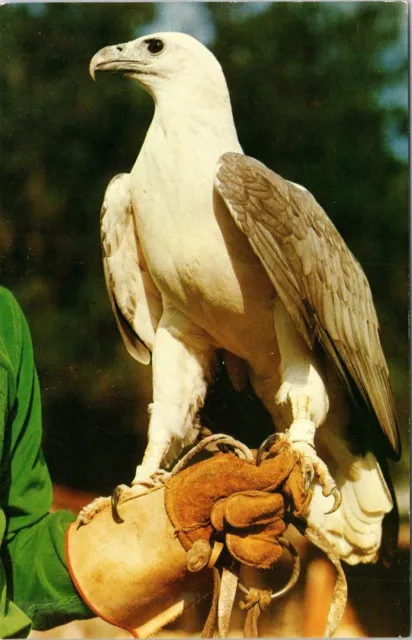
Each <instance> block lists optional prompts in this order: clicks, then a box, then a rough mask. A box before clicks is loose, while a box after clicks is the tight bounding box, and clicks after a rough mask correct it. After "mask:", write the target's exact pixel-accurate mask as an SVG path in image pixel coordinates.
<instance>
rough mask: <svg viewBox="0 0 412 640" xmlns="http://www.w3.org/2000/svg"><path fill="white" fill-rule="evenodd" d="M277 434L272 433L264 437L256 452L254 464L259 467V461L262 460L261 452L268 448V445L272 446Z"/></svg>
mask: <svg viewBox="0 0 412 640" xmlns="http://www.w3.org/2000/svg"><path fill="white" fill-rule="evenodd" d="M277 438H278V435H277V433H272V434H271V435H270V436H268V437H267V438H266V440H264V441H263V442H262V444H261V445H260V447H259V449H258V452H257V456H256V466H257V467H259V466H260V464H261V462H262V457H263V454H264V453H265V452H266V451H267V450H268V449H270V447H271V446H272V444H273V443H274V442H275V440H277Z"/></svg>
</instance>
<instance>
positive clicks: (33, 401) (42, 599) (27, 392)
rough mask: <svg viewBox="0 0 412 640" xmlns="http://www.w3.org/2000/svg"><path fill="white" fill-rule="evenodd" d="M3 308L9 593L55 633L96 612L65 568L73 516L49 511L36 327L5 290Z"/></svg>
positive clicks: (38, 625) (37, 623)
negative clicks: (34, 341) (35, 354)
mask: <svg viewBox="0 0 412 640" xmlns="http://www.w3.org/2000/svg"><path fill="white" fill-rule="evenodd" d="M0 309H1V310H0V322H1V324H0V333H1V336H2V342H3V352H4V351H6V356H8V359H9V361H8V363H7V362H6V365H8V367H7V366H6V369H7V368H8V399H7V400H8V403H7V407H6V409H7V410H6V418H5V429H4V436H3V444H2V449H3V450H2V458H1V475H0V483H1V484H0V497H1V505H2V508H3V510H4V513H5V516H6V523H7V524H6V531H5V536H4V539H3V544H2V560H3V563H4V568H5V570H6V576H7V590H8V594H7V595H8V598H10V599H11V600H12V601H13V602H14V604H15V605H17V607H18V608H20V609H21V610H22V611H23V612H24V613H25V614H26V615H27V616H28V617H29V618H30V619H31V620H32V623H33V627H34V628H35V629H48V628H51V627H54V626H57V625H60V624H63V623H64V622H67V621H68V620H72V619H79V618H87V617H91V616H92V615H94V614H92V613H91V612H90V610H89V609H88V608H87V607H86V605H85V604H84V603H83V602H82V600H81V599H80V597H79V596H78V594H77V591H76V589H75V587H74V585H73V583H72V580H71V578H70V575H69V572H68V570H67V566H66V559H65V550H64V547H65V533H66V529H67V526H68V525H69V524H70V523H71V522H72V521H73V519H74V516H73V515H72V514H70V513H69V512H66V511H58V512H56V513H49V510H50V507H51V503H52V484H51V480H50V476H49V473H48V470H47V466H46V463H45V461H44V458H43V455H42V451H41V439H42V422H41V403H40V392H39V383H38V379H37V375H36V371H35V366H34V358H33V350H32V344H31V338H30V333H29V329H28V327H27V323H26V321H25V318H24V316H23V313H22V312H21V310H20V308H19V307H18V305H17V303H16V302H15V300H14V298H13V297H12V296H11V295H10V294H9V293H8V292H6V291H5V290H4V289H2V290H1V291H0ZM3 359H4V353H3ZM0 428H1V427H0ZM2 637H4V636H2Z"/></svg>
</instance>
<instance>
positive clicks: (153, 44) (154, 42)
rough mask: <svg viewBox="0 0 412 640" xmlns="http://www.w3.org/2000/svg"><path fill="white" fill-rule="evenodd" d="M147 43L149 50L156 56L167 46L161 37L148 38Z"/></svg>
mask: <svg viewBox="0 0 412 640" xmlns="http://www.w3.org/2000/svg"><path fill="white" fill-rule="evenodd" d="M145 43H146V44H147V50H148V51H149V53H151V54H152V55H154V56H156V55H157V54H158V53H160V52H161V51H163V49H164V46H165V44H164V42H163V40H159V38H148V39H147V40H145Z"/></svg>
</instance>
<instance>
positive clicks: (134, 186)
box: [131, 116, 273, 330]
mask: <svg viewBox="0 0 412 640" xmlns="http://www.w3.org/2000/svg"><path fill="white" fill-rule="evenodd" d="M228 150H236V151H241V149H240V146H239V143H238V142H237V138H236V135H235V134H234V133H232V134H231V135H230V136H228V135H226V136H225V137H223V138H220V137H219V136H216V137H213V136H212V137H211V136H210V135H209V136H208V137H207V139H206V138H204V137H203V136H202V134H201V132H200V131H196V130H191V129H190V126H187V120H186V121H184V122H181V121H177V122H174V123H170V124H169V126H167V128H166V130H165V129H164V128H163V127H162V126H161V125H160V123H159V122H158V121H157V120H156V116H155V118H154V120H153V122H152V125H151V127H150V129H149V132H148V135H147V137H146V140H145V143H144V145H143V147H142V149H141V152H140V154H139V156H138V158H137V160H136V163H135V166H134V168H133V170H132V173H131V191H132V202H133V209H134V213H135V216H136V222H137V228H138V234H139V239H140V242H141V246H142V250H143V252H144V255H145V258H146V261H147V264H148V267H149V270H150V273H151V275H152V277H153V280H154V282H155V283H156V285H157V286H158V288H159V290H160V291H161V293H162V295H163V296H165V297H166V298H167V299H169V300H170V301H171V302H172V303H173V304H175V305H176V306H177V307H178V308H180V309H181V310H184V311H186V312H187V313H189V314H190V316H191V317H192V318H193V319H196V320H197V321H198V322H199V321H201V324H202V326H204V328H205V329H207V330H210V329H211V327H209V324H211V323H214V324H216V323H219V324H222V323H223V324H225V323H226V322H228V323H229V322H231V321H233V315H243V314H244V310H245V296H246V297H248V295H254V294H253V293H252V292H254V291H256V277H259V276H260V278H261V279H262V280H263V281H264V282H265V283H266V281H267V289H268V293H269V291H270V295H273V288H272V287H271V285H270V283H269V280H268V279H267V277H266V275H265V273H264V271H263V269H262V267H261V265H260V263H259V261H258V260H257V259H256V256H255V255H254V253H253V251H252V250H251V248H250V245H249V243H248V242H247V240H246V238H245V237H244V235H243V234H242V233H241V232H239V230H238V229H237V228H236V226H235V224H234V223H233V221H232V219H231V218H230V216H229V215H228V213H227V211H226V207H225V205H224V204H223V202H222V201H221V199H220V198H219V196H217V195H216V193H214V189H213V183H214V178H215V173H216V166H217V162H218V159H219V157H220V156H221V155H222V153H225V152H226V151H228ZM263 286H264V285H263ZM264 288H265V286H264ZM248 291H249V293H248ZM259 298H260V300H262V291H261V292H260V296H259Z"/></svg>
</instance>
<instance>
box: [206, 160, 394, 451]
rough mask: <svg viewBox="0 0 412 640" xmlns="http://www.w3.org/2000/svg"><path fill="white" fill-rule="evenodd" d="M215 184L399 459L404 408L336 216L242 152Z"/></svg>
mask: <svg viewBox="0 0 412 640" xmlns="http://www.w3.org/2000/svg"><path fill="white" fill-rule="evenodd" d="M215 188H216V189H217V191H218V192H219V194H220V196H221V197H222V198H223V200H224V202H225V204H226V206H227V207H228V209H229V211H230V213H231V215H232V217H233V219H234V221H235V223H236V225H237V226H238V227H239V229H241V231H242V232H243V233H244V234H245V235H246V236H247V237H248V239H249V242H250V244H251V246H252V248H253V250H254V251H255V253H256V255H257V256H258V257H259V259H260V261H261V262H262V264H263V266H264V268H265V270H266V272H267V274H268V276H269V278H270V279H271V281H272V283H273V285H274V287H275V289H276V291H277V293H278V295H279V297H280V298H281V300H282V302H283V304H284V305H285V307H286V309H287V311H288V313H289V314H290V316H291V317H292V318H293V320H294V322H295V323H296V326H297V327H298V329H299V330H300V332H301V334H302V336H303V337H304V339H305V341H306V343H307V344H308V345H309V346H310V347H311V348H312V347H313V345H314V341H315V340H318V341H319V342H320V343H321V344H322V345H323V347H324V349H325V350H326V352H327V353H328V355H329V356H330V358H331V359H332V360H333V362H334V363H335V365H336V367H337V369H338V371H339V373H340V375H341V376H342V377H343V378H344V380H345V381H346V382H347V383H348V386H350V385H349V380H350V378H352V380H353V381H354V382H355V383H356V385H357V387H358V389H359V391H360V393H361V395H362V397H363V398H364V401H365V402H366V404H367V405H368V406H372V408H373V410H374V412H375V414H376V417H377V419H378V421H379V423H380V425H381V427H382V430H383V432H384V434H385V435H386V437H387V439H388V441H389V443H390V445H391V448H392V455H393V456H394V457H396V458H398V457H399V455H400V441H399V433H398V426H397V419H396V412H395V406H394V400H393V394H392V390H391V386H390V381H389V373H388V368H387V364H386V361H385V356H384V354H383V351H382V347H381V343H380V337H379V323H378V318H377V315H376V311H375V307H374V304H373V300H372V294H371V291H370V287H369V283H368V281H367V278H366V276H365V274H364V272H363V271H362V268H361V267H360V265H359V263H358V262H357V260H356V259H355V258H354V256H353V255H352V253H351V252H350V251H349V249H348V247H347V246H346V244H345V242H344V241H343V239H342V237H341V235H340V234H339V232H338V231H337V229H336V227H335V226H334V225H333V223H332V221H331V220H330V219H329V218H328V216H327V215H326V213H325V212H324V211H323V209H322V208H321V207H320V205H319V204H318V203H317V202H316V200H315V199H314V197H313V196H312V195H311V194H310V193H309V192H308V191H307V190H306V189H304V188H303V187H300V186H299V185H295V184H294V183H292V182H288V181H287V180H284V179H283V178H281V177H280V176H278V175H277V174H276V173H274V172H272V171H270V170H269V169H267V167H265V166H264V165H263V164H262V163H260V162H258V161H257V160H254V159H253V158H249V157H247V156H244V155H242V154H237V153H226V154H224V155H223V156H222V157H221V158H220V160H219V164H218V169H217V175H216V180H215ZM348 374H349V376H350V377H348Z"/></svg>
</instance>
